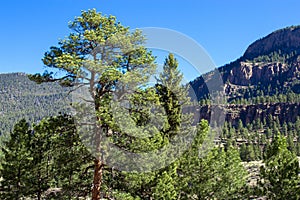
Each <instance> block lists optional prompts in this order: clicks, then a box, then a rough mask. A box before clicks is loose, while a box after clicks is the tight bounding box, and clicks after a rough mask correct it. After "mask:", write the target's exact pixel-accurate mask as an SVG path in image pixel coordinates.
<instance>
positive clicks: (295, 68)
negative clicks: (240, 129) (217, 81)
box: [191, 26, 300, 125]
mask: <svg viewBox="0 0 300 200" xmlns="http://www.w3.org/2000/svg"><path fill="white" fill-rule="evenodd" d="M270 55H271V56H274V55H276V56H278V57H280V58H278V60H276V59H277V58H276V56H274V58H271V60H269V61H265V60H263V59H262V57H264V56H265V57H267V58H268V59H269V58H270V57H268V56H270ZM258 57H259V58H260V59H261V60H259V59H256V58H258ZM281 58H284V61H282V60H281ZM218 70H219V72H220V73H221V75H222V78H223V82H224V85H225V88H224V91H225V93H226V95H227V96H228V97H229V98H230V100H235V99H238V98H241V97H243V96H242V95H243V93H244V92H245V91H246V90H248V89H249V88H251V90H252V92H253V90H254V91H255V90H262V91H263V92H264V94H266V93H267V92H268V91H265V90H267V89H268V90H271V91H272V92H271V93H272V95H276V94H277V93H279V94H280V93H281V94H285V92H287V91H293V92H294V93H296V94H300V26H297V27H288V28H285V29H281V30H278V31H275V32H273V33H271V34H269V35H268V36H266V37H264V38H262V39H260V40H257V41H256V42H254V43H253V44H251V45H250V46H249V47H248V48H247V50H246V52H245V53H244V55H243V56H242V57H241V58H239V59H237V60H236V61H234V62H232V63H230V64H227V65H225V66H222V67H220V68H218ZM213 73H214V72H210V73H207V74H205V75H203V77H199V78H197V79H196V80H194V81H192V82H191V86H192V88H193V90H194V91H195V93H196V95H197V97H198V100H200V99H201V98H203V97H206V96H208V89H207V87H206V83H205V81H204V80H206V82H207V81H210V77H213V75H212V74H213ZM211 80H213V79H211ZM254 93H255V92H254ZM251 97H252V96H250V98H251ZM227 111H228V112H227V115H226V120H227V121H229V122H231V123H232V124H234V125H235V124H237V122H238V120H239V119H241V120H242V121H243V123H244V124H247V123H249V122H252V121H254V120H255V119H257V118H260V119H261V120H263V119H264V118H266V117H267V116H268V115H269V114H271V115H272V116H278V118H279V120H280V121H281V122H295V121H296V118H297V116H300V104H299V103H295V104H291V103H273V104H258V105H230V106H229V107H228V108H227ZM210 112H211V108H210V106H204V107H202V108H201V109H200V116H201V118H204V119H209V118H210Z"/></svg>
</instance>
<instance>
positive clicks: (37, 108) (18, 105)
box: [0, 73, 70, 135]
mask: <svg viewBox="0 0 300 200" xmlns="http://www.w3.org/2000/svg"><path fill="white" fill-rule="evenodd" d="M67 93H68V89H67V88H63V87H61V86H60V85H59V84H57V83H47V84H37V83H35V82H33V81H30V80H29V78H28V77H27V75H26V74H24V73H11V74H0V102H1V103H0V134H1V135H5V134H6V133H8V132H10V131H11V130H12V128H13V125H14V124H16V123H17V122H18V121H19V120H21V119H23V118H24V119H26V120H27V121H28V122H38V121H40V120H41V119H42V118H43V117H46V116H54V115H58V114H59V113H60V112H61V113H65V112H66V111H67V107H68V105H69V102H70V98H69V96H68V95H67Z"/></svg>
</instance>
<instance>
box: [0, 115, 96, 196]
mask: <svg viewBox="0 0 300 200" xmlns="http://www.w3.org/2000/svg"><path fill="white" fill-rule="evenodd" d="M3 151H4V160H3V164H2V166H3V168H2V169H1V171H0V175H1V177H2V180H1V182H0V184H1V187H0V188H1V191H2V193H1V194H0V195H1V199H21V198H23V197H32V198H36V199H42V198H43V199H44V198H50V196H51V192H50V191H52V190H54V189H55V188H58V189H59V191H60V192H59V194H56V195H55V197H56V198H58V196H59V198H61V199H63V198H68V199H73V198H75V197H76V198H77V197H86V196H87V194H88V193H89V192H90V178H91V173H90V172H89V170H88V169H89V165H90V164H91V161H92V159H91V156H90V154H89V153H88V152H87V150H86V149H85V147H84V146H83V145H82V144H81V142H80V138H79V135H78V134H77V133H76V129H75V126H74V123H73V120H72V119H71V118H70V117H67V116H58V117H51V118H46V119H43V120H42V121H41V122H40V123H39V124H37V125H34V126H33V127H32V129H31V127H30V126H29V124H28V123H27V122H26V121H25V120H21V121H20V122H19V123H18V124H16V125H15V128H14V131H13V132H12V134H11V137H10V140H9V141H7V142H5V146H4V148H3Z"/></svg>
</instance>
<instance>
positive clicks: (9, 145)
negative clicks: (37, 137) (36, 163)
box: [0, 120, 33, 199]
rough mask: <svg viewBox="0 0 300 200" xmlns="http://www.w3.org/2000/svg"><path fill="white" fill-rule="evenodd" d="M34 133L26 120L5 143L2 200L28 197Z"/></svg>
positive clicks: (1, 174) (0, 173) (16, 127)
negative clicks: (31, 143)
mask: <svg viewBox="0 0 300 200" xmlns="http://www.w3.org/2000/svg"><path fill="white" fill-rule="evenodd" d="M31 135H32V131H31V129H30V126H29V124H28V123H27V122H26V121H25V120H21V121H20V122H19V123H17V124H16V125H15V127H14V129H13V132H12V133H11V135H10V140H9V141H5V142H4V147H3V148H2V151H3V153H4V159H3V161H2V169H1V171H0V177H2V180H1V182H0V185H1V191H2V193H0V195H1V196H0V197H1V199H21V198H24V197H25V196H27V195H28V183H29V182H30V179H29V176H30V174H31V168H32V167H33V165H32V160H33V157H32V156H31V153H30V152H29V150H28V148H29V146H30V145H29V144H30V140H31Z"/></svg>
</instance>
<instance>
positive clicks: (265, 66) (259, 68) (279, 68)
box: [228, 62, 299, 86]
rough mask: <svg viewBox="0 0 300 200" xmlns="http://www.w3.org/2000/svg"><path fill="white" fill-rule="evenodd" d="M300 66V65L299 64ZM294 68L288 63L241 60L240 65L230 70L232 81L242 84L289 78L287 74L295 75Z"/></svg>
mask: <svg viewBox="0 0 300 200" xmlns="http://www.w3.org/2000/svg"><path fill="white" fill-rule="evenodd" d="M297 67H299V66H297ZM292 71H293V69H292V68H289V67H288V65H287V64H282V63H279V62H276V63H250V62H240V66H239V67H234V68H232V69H231V70H230V75H229V76H228V80H229V82H230V83H232V84H235V85H241V86H248V85H253V84H259V83H261V84H268V83H270V82H272V81H274V80H277V79H281V80H283V79H287V74H290V75H291V76H293V75H294V73H293V72H292Z"/></svg>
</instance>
